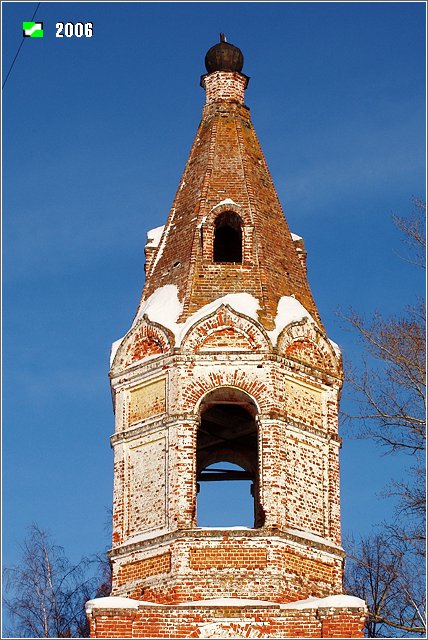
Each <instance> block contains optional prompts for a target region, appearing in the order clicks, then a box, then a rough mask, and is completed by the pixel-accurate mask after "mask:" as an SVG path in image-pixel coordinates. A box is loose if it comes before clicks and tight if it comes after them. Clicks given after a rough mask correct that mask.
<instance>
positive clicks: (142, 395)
mask: <svg viewBox="0 0 428 640" xmlns="http://www.w3.org/2000/svg"><path fill="white" fill-rule="evenodd" d="M165 408H166V400H165V380H157V381H156V382H151V383H150V384H148V385H145V386H144V387H140V388H137V389H132V390H131V392H130V399H129V424H130V425H131V424H134V422H138V421H139V420H143V419H144V418H150V417H151V416H156V415H158V414H160V413H164V411H165Z"/></svg>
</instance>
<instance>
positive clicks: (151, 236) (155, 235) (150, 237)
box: [146, 224, 165, 249]
mask: <svg viewBox="0 0 428 640" xmlns="http://www.w3.org/2000/svg"><path fill="white" fill-rule="evenodd" d="M164 229H165V225H164V224H163V225H162V226H161V227H155V228H154V229H150V231H147V242H146V247H151V248H153V249H155V248H156V247H158V246H159V242H160V240H161V237H162V234H163V230H164Z"/></svg>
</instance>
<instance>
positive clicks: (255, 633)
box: [187, 622, 266, 638]
mask: <svg viewBox="0 0 428 640" xmlns="http://www.w3.org/2000/svg"><path fill="white" fill-rule="evenodd" d="M187 637H188V638H263V637H266V636H265V630H264V628H263V626H262V625H257V624H255V623H254V622H209V623H208V624H203V625H201V626H200V627H198V628H197V629H195V631H193V633H191V634H190V635H189V636H187Z"/></svg>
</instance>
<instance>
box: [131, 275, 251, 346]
mask: <svg viewBox="0 0 428 640" xmlns="http://www.w3.org/2000/svg"><path fill="white" fill-rule="evenodd" d="M222 304H228V305H230V306H231V307H232V308H233V309H235V310H236V311H238V312H239V313H242V314H244V315H247V316H249V317H250V318H253V319H254V320H257V310H258V309H259V301H258V300H257V299H256V298H254V296H252V295H251V294H250V293H228V294H227V295H225V296H222V297H221V298H217V300H214V301H213V302H210V303H209V304H206V305H204V306H203V307H201V308H200V309H199V310H198V311H196V312H195V313H193V314H192V315H191V316H190V317H189V318H188V319H187V320H186V321H185V322H180V323H178V322H177V320H178V318H179V317H180V315H181V313H182V311H183V303H182V302H180V300H179V298H178V288H177V285H175V284H165V285H164V286H163V287H160V288H159V289H156V291H154V292H153V293H152V295H151V296H150V297H149V298H148V299H147V300H145V301H144V302H143V303H142V305H141V307H140V308H139V310H138V313H137V315H136V317H135V320H134V324H135V323H136V322H137V321H138V320H139V319H140V318H142V317H143V316H144V315H147V317H148V318H149V320H151V321H152V322H157V323H158V324H161V325H163V326H164V327H166V328H167V329H170V331H172V333H173V334H174V336H175V343H176V346H180V344H181V341H182V340H183V338H184V336H185V335H186V333H187V331H188V330H189V329H190V327H191V326H192V325H194V324H195V323H196V322H198V321H199V320H202V318H205V317H206V316H209V315H210V314H211V313H213V312H214V311H216V309H218V307H220V306H221V305H222Z"/></svg>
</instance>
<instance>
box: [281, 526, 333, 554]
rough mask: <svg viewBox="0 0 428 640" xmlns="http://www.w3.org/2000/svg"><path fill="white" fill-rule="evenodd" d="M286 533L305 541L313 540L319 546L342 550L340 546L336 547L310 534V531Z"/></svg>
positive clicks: (291, 530)
mask: <svg viewBox="0 0 428 640" xmlns="http://www.w3.org/2000/svg"><path fill="white" fill-rule="evenodd" d="M286 533H290V534H291V535H292V536H298V537H299V538H305V540H313V541H314V542H319V543H320V544H323V545H325V546H328V547H333V548H334V549H342V547H341V546H340V545H337V544H335V543H334V542H332V541H331V540H328V539H327V538H323V537H322V536H319V535H317V534H316V533H312V532H311V531H305V530H304V529H286Z"/></svg>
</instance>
